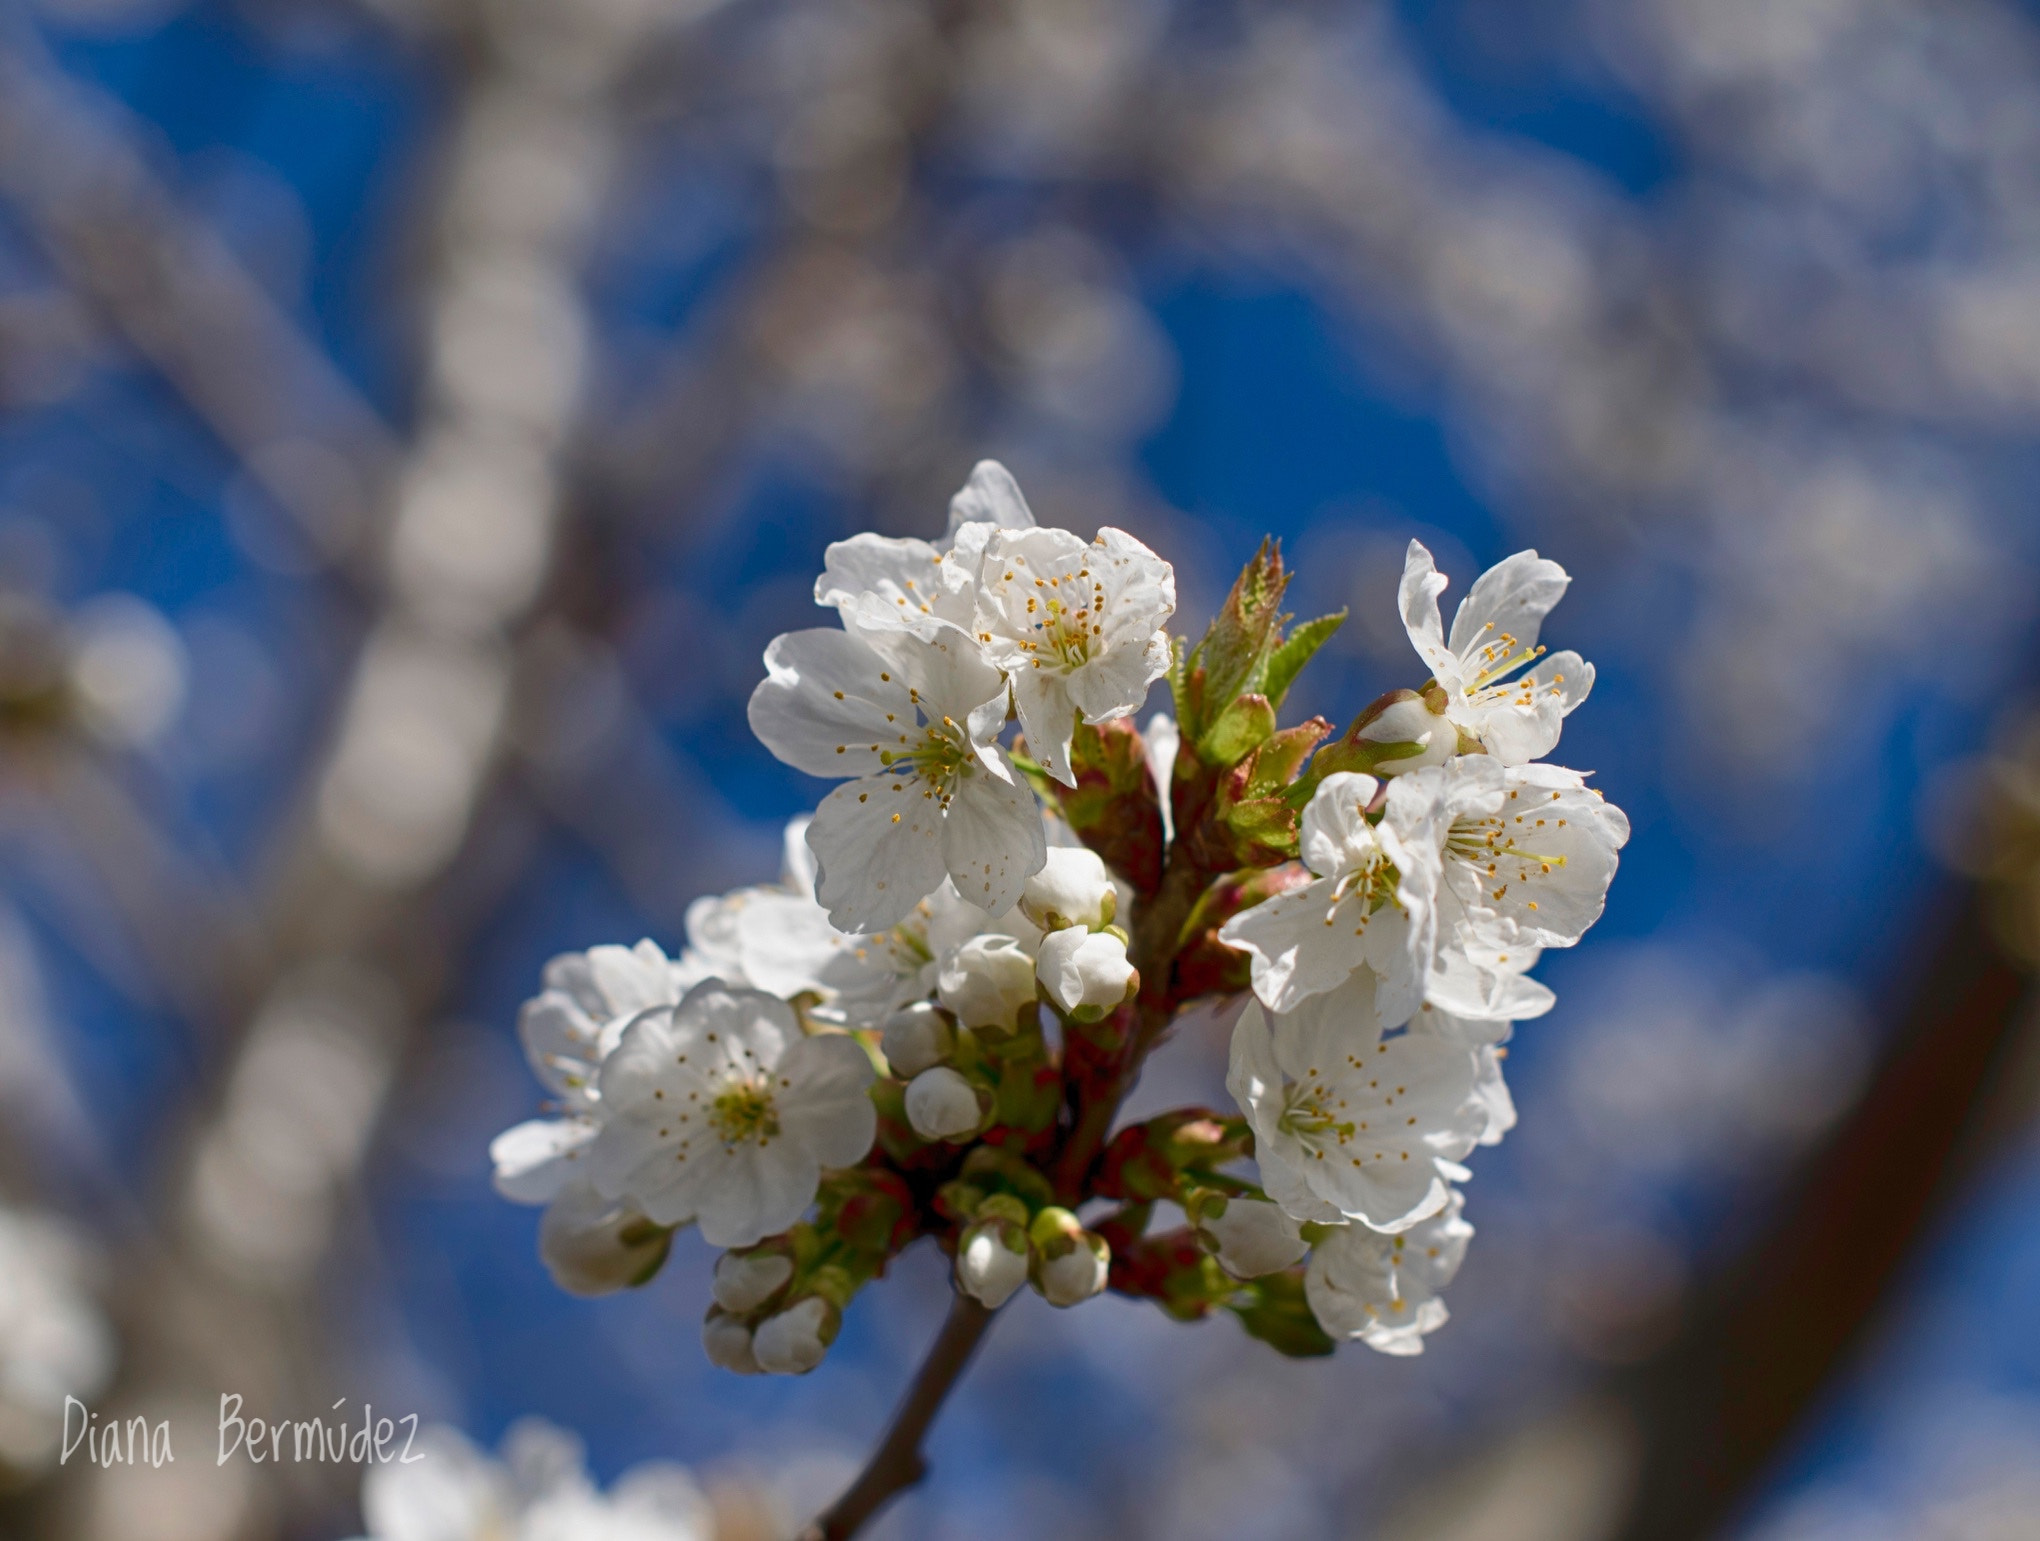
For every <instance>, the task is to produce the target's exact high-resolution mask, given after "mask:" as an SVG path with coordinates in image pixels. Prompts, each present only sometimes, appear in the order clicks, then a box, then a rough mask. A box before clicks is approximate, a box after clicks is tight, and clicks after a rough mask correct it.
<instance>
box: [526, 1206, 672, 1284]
mask: <svg viewBox="0 0 2040 1541" xmlns="http://www.w3.org/2000/svg"><path fill="white" fill-rule="evenodd" d="M672 1244H673V1230H672V1227H671V1226H665V1225H655V1224H654V1223H653V1222H652V1221H650V1220H648V1219H646V1218H645V1217H644V1215H643V1214H642V1213H640V1212H639V1210H638V1209H637V1207H636V1206H635V1205H633V1204H631V1203H630V1202H629V1201H628V1200H624V1201H616V1200H611V1199H605V1198H603V1197H602V1196H601V1195H600V1194H599V1193H597V1192H596V1191H595V1189H594V1187H593V1185H592V1184H589V1183H585V1182H582V1183H574V1184H572V1185H571V1186H569V1187H567V1188H565V1189H563V1190H561V1192H560V1194H559V1196H558V1197H557V1198H555V1199H554V1200H553V1201H552V1203H550V1204H548V1205H547V1206H546V1211H545V1215H544V1217H543V1218H542V1219H541V1220H540V1221H539V1223H538V1255H539V1257H540V1258H541V1259H542V1260H543V1261H544V1263H545V1266H546V1271H547V1272H548V1273H550V1274H551V1275H552V1277H553V1282H554V1283H555V1284H557V1285H558V1286H559V1287H560V1288H561V1289H563V1290H565V1291H566V1292H567V1293H568V1294H570V1295H609V1294H613V1293H615V1292H616V1291H617V1290H625V1289H630V1288H633V1287H634V1286H636V1285H639V1284H643V1283H644V1282H645V1281H646V1280H648V1279H649V1278H651V1277H652V1275H653V1274H655V1273H657V1272H658V1271H659V1268H660V1266H661V1265H662V1264H664V1262H665V1261H666V1252H667V1250H668V1249H669V1248H670V1247H671V1246H672Z"/></svg>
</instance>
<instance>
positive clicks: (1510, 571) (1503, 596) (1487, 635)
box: [1449, 551, 1572, 683]
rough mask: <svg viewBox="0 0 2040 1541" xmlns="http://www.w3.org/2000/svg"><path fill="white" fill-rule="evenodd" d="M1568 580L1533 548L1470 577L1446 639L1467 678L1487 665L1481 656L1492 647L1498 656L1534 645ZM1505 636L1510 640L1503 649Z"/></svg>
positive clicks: (1506, 655) (1561, 571)
mask: <svg viewBox="0 0 2040 1541" xmlns="http://www.w3.org/2000/svg"><path fill="white" fill-rule="evenodd" d="M1571 582H1572V579H1571V578H1569V577H1567V576H1566V571H1565V569H1564V568H1563V567H1560V566H1559V565H1558V563H1556V562H1554V561H1551V560H1550V559H1549V558H1547V557H1541V556H1539V555H1538V554H1537V553H1536V552H1535V551H1518V552H1517V553H1516V554H1515V555H1514V556H1509V557H1504V558H1503V559H1502V560H1501V561H1499V562H1497V563H1496V564H1495V565H1494V566H1493V567H1490V568H1489V569H1488V570H1487V571H1486V572H1484V573H1482V574H1481V575H1480V576H1479V577H1478V578H1476V579H1474V582H1473V587H1472V588H1470V589H1468V590H1467V591H1466V598H1464V599H1462V600H1461V601H1460V602H1459V613H1458V614H1457V615H1455V616H1453V617H1452V638H1451V641H1450V643H1449V646H1450V647H1451V649H1452V651H1453V652H1454V653H1455V654H1457V655H1458V656H1459V658H1460V659H1461V660H1462V661H1463V662H1464V664H1465V666H1466V676H1467V680H1468V682H1469V683H1471V682H1472V680H1473V678H1474V677H1475V676H1477V675H1479V674H1481V673H1482V672H1483V671H1484V670H1485V669H1486V668H1487V667H1488V664H1487V663H1485V662H1483V661H1482V660H1483V656H1484V655H1488V654H1490V653H1491V652H1492V656H1493V658H1494V660H1496V661H1500V660H1502V659H1505V658H1506V657H1508V656H1509V655H1510V654H1515V655H1519V656H1520V655H1521V654H1523V653H1525V652H1528V651H1529V650H1530V649H1531V648H1533V647H1535V646H1536V645H1537V634H1538V632H1539V631H1540V630H1542V628H1543V626H1544V618H1545V617H1546V616H1547V615H1549V614H1551V611H1552V607H1553V606H1554V605H1556V604H1557V603H1558V602H1559V601H1560V600H1561V599H1563V598H1565V591H1566V586H1567V585H1568V584H1570V583H1571ZM1504 638H1513V639H1514V641H1513V643H1512V644H1511V645H1509V646H1508V647H1506V648H1504V647H1503V639H1504ZM1497 649H1500V651H1495V650H1497Z"/></svg>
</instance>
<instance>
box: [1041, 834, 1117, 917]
mask: <svg viewBox="0 0 2040 1541" xmlns="http://www.w3.org/2000/svg"><path fill="white" fill-rule="evenodd" d="M1117 907H1118V906H1117V896H1116V895H1115V894H1114V892H1113V889H1112V875H1111V874H1110V873H1109V872H1107V871H1106V870H1105V863H1104V861H1103V860H1102V859H1101V858H1100V857H1099V855H1098V853H1097V852H1096V851H1092V850H1088V849H1086V848H1085V847H1083V846H1074V847H1071V846H1057V847H1055V848H1054V849H1052V850H1050V851H1049V853H1048V861H1047V863H1046V864H1045V865H1044V866H1043V867H1042V869H1041V870H1040V871H1039V872H1037V873H1035V874H1034V876H1033V877H1031V878H1029V879H1028V880H1027V883H1026V885H1025V886H1024V887H1023V888H1022V889H1021V890H1020V912H1021V913H1022V914H1023V915H1025V916H1026V917H1027V918H1028V919H1029V920H1031V921H1033V922H1034V923H1035V924H1036V925H1037V926H1039V927H1041V929H1042V930H1044V931H1056V930H1060V929H1061V928H1062V927H1064V926H1082V927H1084V928H1085V929H1086V930H1089V929H1090V928H1091V927H1092V926H1102V925H1104V924H1105V922H1106V921H1108V920H1110V919H1111V918H1112V915H1111V913H1110V911H1111V910H1113V909H1116V908H1117Z"/></svg>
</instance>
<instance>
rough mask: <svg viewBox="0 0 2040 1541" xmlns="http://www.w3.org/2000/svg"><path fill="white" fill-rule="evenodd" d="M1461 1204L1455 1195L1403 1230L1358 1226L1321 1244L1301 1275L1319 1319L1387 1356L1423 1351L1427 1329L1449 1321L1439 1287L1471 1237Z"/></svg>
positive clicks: (1448, 1279)
mask: <svg viewBox="0 0 2040 1541" xmlns="http://www.w3.org/2000/svg"><path fill="white" fill-rule="evenodd" d="M1462 1204H1463V1200H1462V1199H1461V1197H1460V1196H1459V1195H1458V1194H1457V1193H1455V1194H1453V1195H1452V1198H1451V1200H1450V1202H1449V1203H1448V1204H1447V1205H1446V1207H1445V1209H1444V1210H1443V1211H1442V1212H1441V1213H1440V1214H1439V1215H1438V1216H1436V1217H1435V1218H1433V1219H1431V1220H1427V1221H1425V1222H1423V1224H1421V1225H1419V1226H1416V1227H1414V1228H1412V1229H1411V1230H1410V1231H1409V1232H1407V1233H1406V1234H1404V1235H1402V1236H1394V1237H1391V1236H1381V1235H1377V1234H1375V1233H1373V1232H1370V1231H1366V1230H1363V1229H1362V1228H1361V1227H1359V1226H1353V1227H1349V1228H1347V1229H1345V1230H1341V1231H1336V1232H1334V1233H1333V1234H1332V1235H1330V1236H1328V1237H1326V1238H1325V1239H1324V1240H1323V1241H1322V1242H1320V1243H1319V1244H1318V1246H1317V1248H1316V1250H1315V1251H1314V1252H1313V1253H1312V1254H1311V1260H1310V1267H1309V1269H1308V1270H1307V1271H1306V1272H1305V1274H1304V1296H1305V1298H1306V1299H1307V1300H1309V1302H1310V1306H1311V1311H1312V1312H1313V1314H1315V1315H1316V1317H1317V1319H1318V1322H1319V1325H1321V1326H1322V1327H1323V1328H1324V1329H1325V1331H1327V1332H1329V1333H1331V1334H1332V1335H1333V1336H1334V1337H1342V1338H1358V1339H1360V1340H1361V1341H1363V1342H1365V1343H1366V1344H1367V1345H1368V1347H1370V1348H1373V1349H1377V1350H1379V1351H1380V1352H1382V1353H1385V1354H1398V1355H1401V1354H1418V1353H1422V1352H1423V1347H1424V1335H1425V1334H1426V1333H1429V1332H1434V1331H1436V1330H1437V1329H1438V1328H1439V1327H1442V1326H1444V1324H1445V1322H1446V1319H1447V1313H1446V1310H1445V1303H1444V1301H1442V1300H1440V1299H1439V1298H1438V1292H1439V1291H1440V1290H1442V1289H1443V1288H1444V1287H1445V1286H1446V1285H1447V1284H1449V1283H1451V1281H1452V1278H1453V1275H1455V1274H1456V1273H1457V1272H1458V1271H1459V1265H1460V1263H1461V1262H1462V1261H1463V1260H1464V1258H1465V1256H1466V1244H1467V1242H1468V1241H1469V1240H1470V1239H1471V1238H1472V1236H1473V1227H1472V1226H1470V1225H1468V1224H1467V1223H1466V1222H1465V1220H1463V1219H1461V1218H1460V1209H1461V1206H1462Z"/></svg>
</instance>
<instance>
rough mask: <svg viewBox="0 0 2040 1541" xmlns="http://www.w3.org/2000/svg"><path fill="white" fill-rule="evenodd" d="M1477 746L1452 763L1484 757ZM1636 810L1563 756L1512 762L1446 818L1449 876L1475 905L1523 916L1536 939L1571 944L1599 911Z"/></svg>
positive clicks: (1456, 895) (1455, 891) (1522, 925)
mask: <svg viewBox="0 0 2040 1541" xmlns="http://www.w3.org/2000/svg"><path fill="white" fill-rule="evenodd" d="M1486 758H1487V757H1486V756H1484V755H1469V756H1465V757H1463V758H1462V759H1460V760H1458V761H1455V762H1454V763H1453V766H1452V769H1455V770H1456V769H1457V768H1458V767H1459V766H1461V765H1466V764H1475V763H1479V762H1481V761H1484V760H1485V759H1486ZM1628 840H1629V820H1628V818H1627V817H1625V816H1624V814H1623V812H1622V810H1621V809H1619V808H1617V807H1615V806H1614V805H1613V804H1612V803H1609V802H1608V801H1606V800H1605V799H1604V798H1603V797H1602V796H1601V794H1600V793H1599V792H1596V791H1593V790H1592V789H1591V788H1589V787H1588V786H1587V784H1586V778H1585V777H1584V776H1582V775H1581V774H1580V773H1579V772H1578V771H1572V770H1567V769H1565V768H1564V767H1563V766H1559V765H1512V766H1510V767H1509V768H1508V769H1507V770H1506V771H1505V772H1503V774H1502V775H1501V777H1500V778H1499V780H1498V781H1496V783H1495V786H1494V794H1493V795H1492V796H1491V797H1489V798H1486V799H1484V800H1482V802H1481V803H1480V805H1479V806H1473V805H1471V804H1470V803H1469V804H1466V805H1462V806H1461V807H1460V808H1458V809H1457V810H1455V811H1454V814H1453V817H1452V818H1451V820H1450V822H1449V823H1448V824H1447V826H1446V832H1445V847H1444V884H1445V889H1446V891H1447V892H1448V893H1449V894H1450V895H1451V896H1452V898H1453V899H1455V900H1457V902H1458V903H1459V904H1460V905H1461V906H1463V907H1464V908H1465V909H1467V910H1469V911H1478V910H1486V911H1490V912H1492V913H1493V914H1495V915H1497V916H1500V917H1502V918H1504V919H1506V920H1509V921H1513V922H1514V923H1515V929H1516V936H1517V937H1518V939H1519V940H1520V941H1522V942H1524V943H1527V944H1528V945H1530V946H1533V947H1570V946H1572V945H1573V943H1575V942H1577V941H1578V940H1579V939H1580V938H1581V937H1582V936H1584V935H1585V934H1586V931H1587V928H1588V927H1589V926H1591V925H1593V923H1594V922H1595V921H1597V920H1599V919H1600V918H1601V909H1602V906H1603V905H1604V904H1605V903H1606V900H1607V894H1608V885H1609V884H1610V883H1611V882H1613V881H1614V878H1615V867H1616V863H1617V860H1618V857H1617V855H1616V853H1617V852H1618V851H1620V850H1621V849H1622V847H1623V846H1624V845H1625V844H1627V843H1628Z"/></svg>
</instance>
